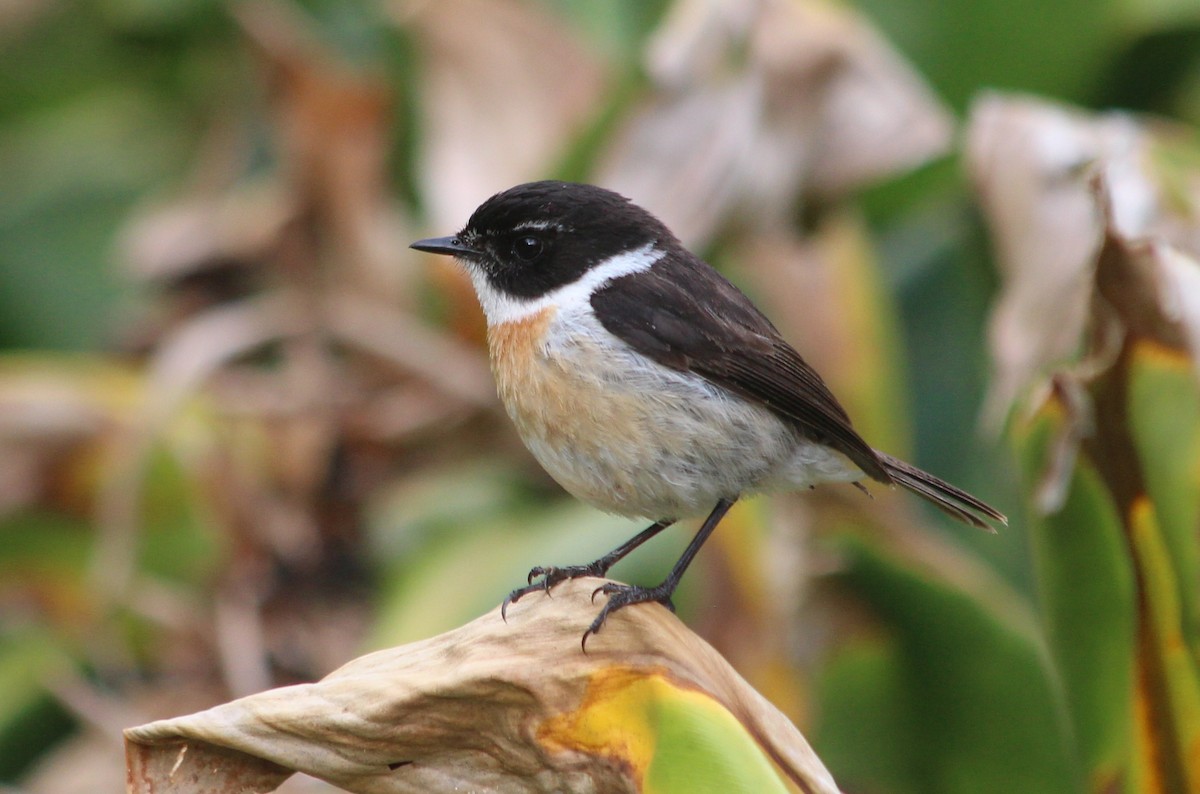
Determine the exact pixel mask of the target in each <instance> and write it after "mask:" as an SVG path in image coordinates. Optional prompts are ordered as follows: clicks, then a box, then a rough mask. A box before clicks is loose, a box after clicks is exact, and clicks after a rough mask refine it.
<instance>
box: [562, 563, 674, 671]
mask: <svg viewBox="0 0 1200 794" xmlns="http://www.w3.org/2000/svg"><path fill="white" fill-rule="evenodd" d="M674 592H675V583H674V582H671V581H670V580H668V581H666V582H663V583H662V584H660V585H658V586H657V587H639V586H637V585H631V584H620V583H619V582H605V583H604V584H602V585H600V586H599V587H597V588H596V589H595V590H593V591H592V600H595V598H596V596H597V595H598V594H599V593H604V594H605V595H606V596H608V603H606V604H605V605H604V609H601V610H600V614H599V615H597V616H596V619H595V620H593V621H592V625H590V626H588V630H587V631H585V632H584V633H583V639H582V640H580V643H579V644H580V646H581V647H582V648H583V651H584V653H587V641H588V637H590V636H592V635H593V634H599V633H600V628H601V627H602V626H603V625H604V621H606V620H608V616H609V615H611V614H612V613H614V612H616V611H617V610H618V609H624V608H625V607H627V606H630V605H632V604H648V603H651V602H655V603H659V604H662V605H663V606H665V607H666V608H667V609H669V610H671V611H672V612H674V611H675V604H673V603H672V602H671V594H672V593H674Z"/></svg>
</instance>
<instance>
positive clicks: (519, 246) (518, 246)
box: [512, 235, 545, 262]
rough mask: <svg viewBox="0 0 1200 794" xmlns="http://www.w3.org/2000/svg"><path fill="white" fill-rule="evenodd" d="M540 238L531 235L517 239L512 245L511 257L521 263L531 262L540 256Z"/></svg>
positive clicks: (541, 246)
mask: <svg viewBox="0 0 1200 794" xmlns="http://www.w3.org/2000/svg"><path fill="white" fill-rule="evenodd" d="M544 247H545V246H544V244H543V243H542V240H541V238H539V237H534V236H533V235H526V236H524V237H518V238H517V239H516V241H515V242H514V243H513V247H512V250H513V256H515V257H516V258H517V259H520V260H521V261H523V262H532V261H533V260H535V259H537V258H538V257H539V256H541V255H542V249H543V248H544Z"/></svg>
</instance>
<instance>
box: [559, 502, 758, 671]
mask: <svg viewBox="0 0 1200 794" xmlns="http://www.w3.org/2000/svg"><path fill="white" fill-rule="evenodd" d="M735 501H736V499H722V500H720V501H719V502H717V506H716V507H714V508H713V511H712V512H711V513H709V514H708V518H706V519H704V523H703V524H701V526H700V531H699V532H697V533H696V537H694V538H692V542H691V543H689V544H688V547H687V548H686V549H684V550H683V555H682V556H681V557H680V558H679V561H678V562H676V563H675V566H674V567H673V568H671V572H670V573H669V574H667V578H666V579H664V580H663V581H662V584H660V585H658V586H657V587H638V586H637V585H629V584H618V583H617V582H606V583H605V584H603V585H601V586H600V587H597V588H596V590H595V592H593V593H592V598H595V597H596V593H604V594H605V595H607V596H608V603H606V604H605V605H604V609H602V610H600V614H599V615H597V616H596V619H595V620H593V621H592V625H591V626H588V630H587V631H585V632H584V633H583V640H582V642H581V643H580V644H581V645H582V646H583V649H584V651H585V652H586V651H587V639H588V637H590V636H591V635H593V634H596V633H598V632H599V631H600V628H601V627H602V626H603V625H604V621H605V620H607V619H608V616H609V615H611V614H612V613H613V612H616V611H617V610H618V609H621V608H623V607H627V606H629V605H630V604H644V603H646V602H648V601H657V602H658V603H660V604H662V605H663V606H665V607H666V608H667V609H669V610H671V611H672V612H674V611H675V605H674V604H672V603H671V595H672V594H673V593H674V592H675V588H676V587H677V586H678V585H679V580H680V579H682V578H683V573H684V571H686V570H687V568H688V566H689V565H691V564H692V559H693V558H695V556H696V553H697V552H698V551H700V547H701V546H703V545H704V541H706V540H708V536H709V535H711V534H712V533H713V530H714V529H716V528H717V524H719V523H721V519H722V518H724V517H725V514H726V513H727V512H729V508H731V507H733V503H734V502H735Z"/></svg>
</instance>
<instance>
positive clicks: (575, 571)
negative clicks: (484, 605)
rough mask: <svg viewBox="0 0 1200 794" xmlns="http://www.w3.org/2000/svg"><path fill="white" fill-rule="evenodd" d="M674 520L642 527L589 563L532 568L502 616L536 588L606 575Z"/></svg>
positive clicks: (511, 595)
mask: <svg viewBox="0 0 1200 794" xmlns="http://www.w3.org/2000/svg"><path fill="white" fill-rule="evenodd" d="M674 523H675V519H673V518H665V519H663V520H662V521H655V522H654V523H653V524H651V525H650V526H648V527H646V528H645V529H643V530H642V531H641V532H639V533H637V534H636V535H634V536H633V537H632V538H630V539H629V540H627V541H625V542H624V543H622V544H621V545H620V546H617V547H616V548H615V549H613V550H612V551H610V552H609V553H608V554H605V555H604V556H603V557H601V558H600V559H598V560H596V561H595V562H592V563H588V564H587V565H567V566H564V567H562V568H558V567H556V566H554V565H548V566H546V567H545V568H543V567H542V566H540V565H539V566H537V567H536V568H534V569H533V570H531V571H530V572H529V577H528V578H527V579H526V581H527V582H529V584H528V585H526V586H525V587H518V588H517V589H516V590H513V591H512V592H511V593H509V594H508V596H507V597H506V598H505V599H504V603H503V604H501V605H500V617H501V618H504V619H506V620H507V618H506V617H505V613H506V612H507V611H508V605H509V604H514V603H516V602H517V601H519V600H521V598H522V597H524V596H527V595H529V594H530V593H532V592H534V591H535V590H544V591H545V592H547V593H549V592H550V588H551V587H553V586H554V585H556V584H558V583H559V582H565V581H566V580H568V579H579V578H581V577H584V576H599V577H603V576H604V575H605V574H607V573H608V569H609V568H611V567H613V566H614V565H616V564H617V563H618V562H620V561H621V560H622V559H624V557H625V555H627V554H629V552H631V551H633V550H634V549H636V548H637V547H638V546H640V545H642V544H643V543H645V542H646V541H648V540H650V538H652V537H654V536H655V535H657V534H658V533H659V532H662V531H663V530H664V529H666V528H667V527H669V526H671V525H672V524H674ZM539 576H540V577H542V580H541V581H540V582H537V583H534V581H533V580H534V579H535V578H537V577H539Z"/></svg>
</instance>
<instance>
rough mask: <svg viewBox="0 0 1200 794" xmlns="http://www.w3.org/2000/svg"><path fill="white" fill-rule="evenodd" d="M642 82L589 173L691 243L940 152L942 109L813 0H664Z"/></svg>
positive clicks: (854, 19)
mask: <svg viewBox="0 0 1200 794" xmlns="http://www.w3.org/2000/svg"><path fill="white" fill-rule="evenodd" d="M647 69H648V71H649V72H650V74H651V75H652V76H653V77H654V79H655V82H656V91H655V93H654V94H653V95H652V96H651V97H650V98H649V99H648V100H647V101H646V103H645V104H644V105H643V107H642V108H641V109H640V110H639V111H638V113H637V114H636V115H635V116H634V117H633V118H632V119H631V120H630V122H629V123H628V124H627V126H626V127H625V129H624V130H623V131H622V133H621V134H620V136H619V137H618V138H617V140H616V142H615V144H614V145H613V146H612V148H611V149H610V150H609V153H608V156H607V160H606V162H605V163H604V164H603V166H602V167H601V169H600V172H599V177H598V181H600V182H603V183H604V184H606V185H608V186H610V187H613V188H614V189H616V190H619V191H621V192H623V193H626V194H627V195H630V196H632V197H633V198H634V199H635V200H637V201H638V202H639V203H642V204H644V205H646V206H647V207H649V208H650V209H651V210H653V211H655V212H656V213H658V214H660V215H661V216H662V218H663V220H664V221H666V222H667V224H668V225H669V226H670V227H671V228H672V229H674V230H675V231H676V232H677V233H678V234H679V235H680V237H681V238H682V239H683V240H684V241H685V242H687V243H689V244H691V245H703V244H704V243H705V242H706V241H708V240H709V239H710V238H711V236H712V235H713V234H714V233H715V231H716V229H717V227H718V226H719V224H720V223H722V222H724V221H726V220H728V219H729V217H730V215H732V214H736V215H737V216H738V217H739V219H742V220H746V221H747V222H749V223H751V224H752V225H754V226H755V227H756V228H762V227H767V226H771V225H777V224H779V223H782V222H785V221H786V220H788V219H789V218H790V217H791V212H792V210H793V208H794V207H795V205H796V202H797V198H798V197H799V196H802V195H803V196H808V195H810V194H812V195H819V196H821V197H824V198H836V197H838V196H841V195H844V194H845V193H846V192H848V191H850V190H852V189H854V188H856V187H860V186H861V185H863V184H866V183H868V182H871V181H874V180H877V179H880V178H883V177H885V176H888V175H890V174H894V173H897V172H899V171H902V170H904V169H907V168H911V167H913V166H915V165H917V164H919V163H921V162H924V161H925V160H927V159H929V158H931V157H934V156H936V155H939V154H941V153H943V152H944V151H945V150H946V148H947V146H948V145H949V142H950V133H951V122H950V117H949V114H948V113H947V112H946V111H945V109H943V108H942V106H941V105H940V104H939V103H938V102H937V100H936V99H935V98H934V97H933V95H932V93H931V92H930V91H929V89H928V88H927V87H926V86H925V85H924V83H923V82H922V81H921V80H920V78H919V77H918V76H917V75H916V74H915V73H914V72H913V71H912V70H911V69H910V68H909V67H908V66H907V65H906V64H905V63H904V62H903V61H902V60H901V58H900V57H899V56H898V55H896V53H895V52H894V51H893V50H891V48H890V47H889V46H888V45H887V44H886V43H885V42H884V41H883V40H882V39H881V38H880V37H879V36H878V35H877V34H876V33H875V32H874V31H873V30H872V29H871V28H870V27H869V26H868V25H867V23H866V22H865V21H864V20H863V19H862V18H861V17H859V16H858V15H856V14H855V13H854V12H852V11H850V10H847V9H845V8H841V7H835V6H830V5H828V4H825V3H817V2H787V1H785V0H768V2H763V3H757V4H749V3H740V2H730V1H727V2H722V3H712V2H701V1H700V0H684V1H683V2H678V3H676V4H674V5H673V6H672V10H671V13H670V15H669V16H668V18H667V20H666V21H665V22H664V23H663V26H662V28H661V29H660V31H659V32H658V34H657V36H656V38H655V39H654V40H653V41H652V43H651V45H650V50H649V56H648V64H647Z"/></svg>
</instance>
